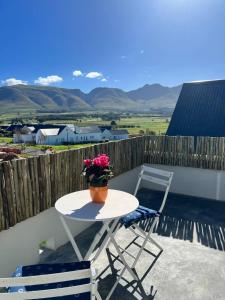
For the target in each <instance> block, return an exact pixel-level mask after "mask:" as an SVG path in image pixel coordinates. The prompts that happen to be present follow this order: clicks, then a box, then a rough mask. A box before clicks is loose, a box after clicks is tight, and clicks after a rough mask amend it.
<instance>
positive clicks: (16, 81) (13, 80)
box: [2, 78, 27, 86]
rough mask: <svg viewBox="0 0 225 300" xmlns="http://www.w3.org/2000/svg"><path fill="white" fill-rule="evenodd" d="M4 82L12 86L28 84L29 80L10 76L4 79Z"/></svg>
mask: <svg viewBox="0 0 225 300" xmlns="http://www.w3.org/2000/svg"><path fill="white" fill-rule="evenodd" d="M2 84H3V85H7V86H12V85H17V84H23V85H27V81H23V80H20V79H16V78H8V79H6V80H2Z"/></svg>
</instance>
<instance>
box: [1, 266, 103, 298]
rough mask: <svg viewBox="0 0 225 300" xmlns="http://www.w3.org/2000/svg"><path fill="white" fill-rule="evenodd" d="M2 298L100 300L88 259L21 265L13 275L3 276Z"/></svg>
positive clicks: (94, 276)
mask: <svg viewBox="0 0 225 300" xmlns="http://www.w3.org/2000/svg"><path fill="white" fill-rule="evenodd" d="M0 287H7V292H5V293H0V299H1V300H6V299H10V300H11V299H12V300H20V299H23V300H25V299H48V300H56V299H60V300H72V299H73V300H75V299H77V300H94V299H97V300H101V296H100V295H99V293H98V291H97V286H96V275H95V273H94V270H93V269H92V268H91V266H90V262H89V261H83V262H72V263H60V264H39V265H31V266H18V267H17V269H16V271H15V272H14V273H13V277H12V278H2V279H0Z"/></svg>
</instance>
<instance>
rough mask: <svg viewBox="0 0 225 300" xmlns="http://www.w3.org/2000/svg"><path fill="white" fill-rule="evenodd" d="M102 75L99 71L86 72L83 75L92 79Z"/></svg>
mask: <svg viewBox="0 0 225 300" xmlns="http://www.w3.org/2000/svg"><path fill="white" fill-rule="evenodd" d="M102 76H103V75H102V73H99V72H89V73H87V74H86V76H85V77H87V78H91V79H93V78H100V77H102Z"/></svg>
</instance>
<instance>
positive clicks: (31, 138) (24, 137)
mask: <svg viewBox="0 0 225 300" xmlns="http://www.w3.org/2000/svg"><path fill="white" fill-rule="evenodd" d="M34 131H35V127H34V126H24V127H23V128H21V129H20V130H18V131H15V133H14V134H13V143H14V144H18V143H25V144H26V143H31V144H32V143H35V142H36V133H34Z"/></svg>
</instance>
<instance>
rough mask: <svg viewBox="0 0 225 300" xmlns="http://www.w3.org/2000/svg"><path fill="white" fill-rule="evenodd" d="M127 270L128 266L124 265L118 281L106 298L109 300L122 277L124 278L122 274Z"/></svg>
mask: <svg viewBox="0 0 225 300" xmlns="http://www.w3.org/2000/svg"><path fill="white" fill-rule="evenodd" d="M125 270H126V267H124V268H123V269H122V271H121V272H120V275H119V277H118V278H117V280H116V282H115V283H114V285H113V287H112V289H111V290H110V292H109V294H108V296H107V297H106V299H105V300H109V299H110V298H111V296H112V294H113V292H114V291H115V289H116V287H117V285H118V283H119V281H120V279H121V278H122V276H123V274H124V272H125Z"/></svg>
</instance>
